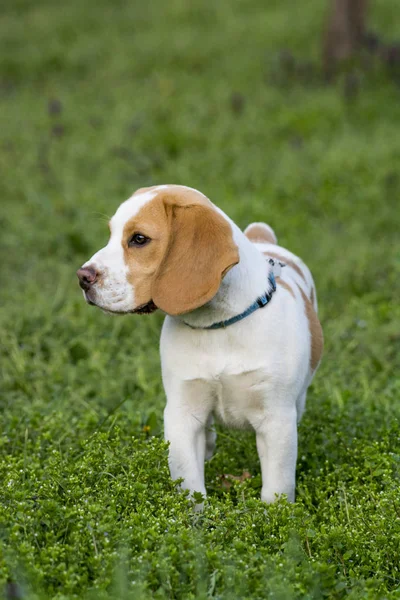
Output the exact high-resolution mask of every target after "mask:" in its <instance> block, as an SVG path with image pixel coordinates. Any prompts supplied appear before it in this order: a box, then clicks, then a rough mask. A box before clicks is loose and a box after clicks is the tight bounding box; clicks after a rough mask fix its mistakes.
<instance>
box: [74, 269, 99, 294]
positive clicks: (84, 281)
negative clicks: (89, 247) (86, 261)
mask: <svg viewBox="0 0 400 600" xmlns="http://www.w3.org/2000/svg"><path fill="white" fill-rule="evenodd" d="M76 274H77V275H78V279H79V285H80V286H81V288H82V289H83V290H85V292H87V291H88V290H90V288H91V287H92V285H93V284H94V283H95V281H96V280H97V277H98V272H97V271H96V269H95V268H94V267H92V266H91V265H89V266H88V267H82V268H81V269H78V270H77V272H76Z"/></svg>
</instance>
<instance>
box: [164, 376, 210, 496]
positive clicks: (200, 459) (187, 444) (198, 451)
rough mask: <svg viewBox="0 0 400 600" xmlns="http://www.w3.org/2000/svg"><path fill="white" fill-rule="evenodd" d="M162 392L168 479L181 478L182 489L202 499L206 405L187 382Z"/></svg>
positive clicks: (207, 406)
mask: <svg viewBox="0 0 400 600" xmlns="http://www.w3.org/2000/svg"><path fill="white" fill-rule="evenodd" d="M166 391H167V406H166V408H165V411H164V434H165V439H166V441H168V442H169V468H170V472H171V477H172V479H174V480H175V479H181V478H183V482H182V488H183V489H186V490H188V491H189V492H190V493H193V492H200V493H201V494H203V496H205V495H206V488H205V485H204V459H205V451H206V425H207V420H208V417H209V414H210V406H209V403H208V402H204V398H202V397H198V396H197V395H196V393H195V390H194V389H193V386H191V385H190V382H183V383H182V384H181V385H177V386H175V385H174V386H173V389H168V390H166Z"/></svg>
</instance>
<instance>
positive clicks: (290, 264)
mask: <svg viewBox="0 0 400 600" xmlns="http://www.w3.org/2000/svg"><path fill="white" fill-rule="evenodd" d="M263 254H264V255H265V256H270V257H271V258H276V259H277V260H280V261H281V262H283V263H285V265H287V266H288V267H291V268H292V269H294V270H295V271H296V273H297V274H298V275H300V277H301V278H302V279H303V280H304V281H306V278H305V275H304V273H303V271H302V270H301V268H300V267H299V265H297V264H296V263H295V262H294V261H293V260H290V258H286V257H285V256H282V254H278V253H277V252H263Z"/></svg>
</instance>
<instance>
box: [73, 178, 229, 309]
mask: <svg viewBox="0 0 400 600" xmlns="http://www.w3.org/2000/svg"><path fill="white" fill-rule="evenodd" d="M109 225H110V232H111V236H110V239H109V242H108V244H107V246H105V247H104V248H102V249H101V250H99V251H98V252H97V253H96V254H95V255H94V256H92V258H91V259H90V260H88V261H87V262H86V263H85V264H84V265H83V266H82V267H81V268H80V269H79V270H78V273H77V274H78V278H79V283H80V286H81V288H82V289H83V293H84V296H85V299H86V301H87V302H89V304H94V305H96V306H98V307H99V308H102V309H103V310H105V311H108V312H111V313H116V314H126V313H133V312H136V313H146V312H152V311H153V310H155V309H156V308H161V309H162V310H163V311H164V312H166V313H168V314H170V315H179V314H184V313H187V312H190V311H192V310H194V309H195V308H198V307H199V306H203V305H204V304H206V303H207V302H208V301H209V300H211V299H212V298H213V297H214V296H215V294H216V293H217V291H218V288H219V286H220V283H221V280H222V278H223V276H224V275H225V273H227V271H228V270H229V269H230V268H231V267H233V266H234V265H235V264H237V263H238V262H239V253H238V248H237V246H236V244H235V243H234V241H233V236H232V228H231V225H230V223H229V221H228V220H227V219H226V218H225V217H224V216H223V215H222V214H221V213H220V212H219V211H218V210H217V209H216V207H215V206H214V205H213V204H212V203H211V202H210V201H209V200H208V199H207V198H206V197H205V196H204V195H203V194H201V193H200V192H198V191H196V190H193V189H191V188H186V187H184V186H179V185H161V186H155V187H151V188H142V189H140V190H138V191H137V192H135V193H134V194H133V196H132V197H131V198H129V200H127V201H126V202H124V203H123V204H121V206H120V207H119V208H118V210H117V212H116V213H115V215H114V216H113V217H112V219H111V221H110V223H109Z"/></svg>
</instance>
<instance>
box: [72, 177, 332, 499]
mask: <svg viewBox="0 0 400 600" xmlns="http://www.w3.org/2000/svg"><path fill="white" fill-rule="evenodd" d="M109 225H110V231H111V236H110V239H109V242H108V244H107V245H106V246H105V247H104V248H102V249H101V250H99V251H98V252H97V253H96V254H95V255H94V256H92V258H91V259H90V260H89V261H87V262H86V263H85V264H84V265H83V266H82V268H80V269H79V270H78V273H77V274H78V278H79V283H80V286H81V288H82V289H83V293H84V296H85V299H86V301H87V302H88V303H89V304H92V305H95V306H98V307H99V308H101V309H102V310H103V311H106V312H107V313H112V314H130V313H139V314H143V313H150V312H153V311H154V310H156V309H157V308H159V309H160V310H162V311H163V312H164V313H166V315H167V316H166V318H165V321H164V325H163V328H162V333H161V344H160V348H161V364H162V378H163V384H164V388H165V392H166V396H167V405H166V408H165V412H164V426H165V438H166V440H167V441H168V442H169V466H170V472H171V477H172V478H173V479H178V478H181V479H182V480H183V483H182V487H183V488H184V489H186V490H188V491H189V492H190V493H191V494H193V493H194V492H200V493H201V494H202V495H203V496H206V488H205V483H204V460H205V459H209V458H210V457H211V456H212V453H213V451H214V447H215V441H216V433H215V429H214V427H213V419H214V417H217V418H218V419H219V420H220V421H222V422H223V423H225V424H226V425H228V426H231V427H239V428H242V427H250V428H252V429H253V430H254V431H255V434H256V443H257V451H258V455H259V458H260V463H261V473H262V490H261V499H262V500H264V501H265V502H274V500H275V499H276V498H277V497H279V496H280V495H282V494H284V495H286V496H287V498H288V500H290V501H294V497H295V473H296V458H297V423H298V422H299V420H300V418H301V416H302V413H303V411H304V407H305V402H306V394H307V388H308V386H309V385H310V383H311V380H312V378H313V376H314V374H315V371H316V369H317V367H318V364H319V362H320V359H321V354H322V349H323V336H322V330H321V326H320V323H319V320H318V317H317V297H316V293H315V287H314V282H313V279H312V276H311V273H310V271H309V269H308V268H307V267H306V265H305V264H304V263H303V262H302V261H301V260H300V259H299V258H298V257H297V256H295V255H294V254H292V253H291V252H289V251H288V250H286V249H284V248H282V247H280V246H278V245H277V239H276V237H275V234H274V232H273V230H272V229H271V228H270V227H269V226H268V225H266V224H265V223H252V224H251V225H249V226H248V227H247V229H246V230H245V231H244V233H243V232H242V231H241V230H240V229H239V227H237V225H235V223H233V221H231V219H230V218H229V217H228V216H227V215H225V213H223V212H222V211H221V210H220V209H219V208H217V207H216V206H215V205H214V204H212V203H211V202H210V200H209V199H208V198H206V196H204V195H203V194H202V193H201V192H199V191H197V190H194V189H192V188H188V187H185V186H181V185H159V186H154V187H149V188H142V189H139V190H138V191H137V192H135V193H134V194H133V196H132V197H131V198H129V200H127V201H126V202H123V203H122V204H121V206H120V207H119V208H118V210H117V212H116V213H115V215H114V216H113V217H112V219H111V221H110V223H109Z"/></svg>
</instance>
